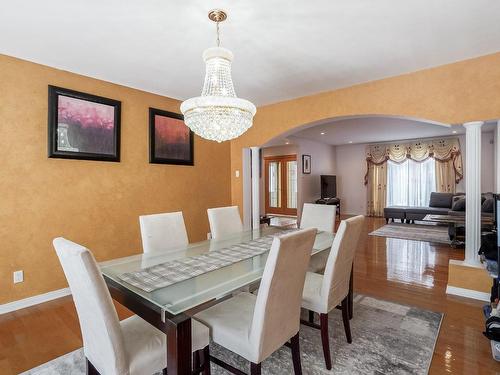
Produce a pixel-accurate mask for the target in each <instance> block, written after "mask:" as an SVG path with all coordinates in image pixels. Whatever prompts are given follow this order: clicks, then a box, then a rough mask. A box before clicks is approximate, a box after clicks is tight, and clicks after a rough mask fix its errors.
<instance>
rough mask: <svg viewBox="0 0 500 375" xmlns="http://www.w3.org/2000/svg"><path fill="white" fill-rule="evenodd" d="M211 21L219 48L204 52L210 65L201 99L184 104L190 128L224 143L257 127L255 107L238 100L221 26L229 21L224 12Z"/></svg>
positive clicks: (230, 56) (211, 14)
mask: <svg viewBox="0 0 500 375" xmlns="http://www.w3.org/2000/svg"><path fill="white" fill-rule="evenodd" d="M208 18H209V19H210V20H211V21H213V22H215V23H216V25H217V47H211V48H207V49H206V50H205V51H204V52H203V60H205V64H206V73H205V83H204V84H203V90H202V92H201V96H198V97H196V98H191V99H188V100H186V101H184V102H182V104H181V112H182V114H183V115H184V122H185V123H186V125H187V126H188V127H189V128H190V129H191V130H192V131H193V132H194V133H195V134H198V135H199V136H200V137H202V138H205V139H209V140H211V141H217V142H223V141H227V140H230V139H234V138H237V137H239V136H240V135H241V134H243V133H244V132H246V131H247V130H248V129H249V128H250V127H251V126H252V123H253V116H254V115H255V112H256V111H257V109H256V108H255V105H253V104H252V103H251V102H249V101H248V100H245V99H240V98H238V97H237V96H236V93H235V91H234V86H233V80H232V78H231V61H232V60H233V54H232V52H231V51H229V50H228V49H226V48H222V47H221V46H220V35H219V23H220V22H223V21H224V20H226V18H227V14H226V12H224V11H223V10H220V9H214V10H211V11H210V12H209V13H208Z"/></svg>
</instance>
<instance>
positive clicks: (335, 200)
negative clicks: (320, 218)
mask: <svg viewBox="0 0 500 375" xmlns="http://www.w3.org/2000/svg"><path fill="white" fill-rule="evenodd" d="M316 204H328V205H330V206H337V207H336V209H337V214H338V215H339V217H340V198H337V197H335V198H320V199H318V200H316Z"/></svg>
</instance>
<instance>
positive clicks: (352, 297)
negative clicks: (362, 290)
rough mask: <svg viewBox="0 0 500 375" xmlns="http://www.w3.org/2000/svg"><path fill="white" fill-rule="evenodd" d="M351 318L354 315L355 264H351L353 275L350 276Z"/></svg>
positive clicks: (349, 298)
mask: <svg viewBox="0 0 500 375" xmlns="http://www.w3.org/2000/svg"><path fill="white" fill-rule="evenodd" d="M347 298H348V300H349V320H351V319H352V317H353V316H354V264H353V265H352V266H351V277H350V278H349V294H348V295H347Z"/></svg>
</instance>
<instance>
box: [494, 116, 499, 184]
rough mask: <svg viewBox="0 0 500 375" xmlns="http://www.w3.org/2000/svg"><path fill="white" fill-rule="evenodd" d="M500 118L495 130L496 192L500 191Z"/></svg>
mask: <svg viewBox="0 0 500 375" xmlns="http://www.w3.org/2000/svg"><path fill="white" fill-rule="evenodd" d="M499 142H500V120H498V122H497V128H496V129H495V132H494V146H495V193H497V194H498V193H500V144H499Z"/></svg>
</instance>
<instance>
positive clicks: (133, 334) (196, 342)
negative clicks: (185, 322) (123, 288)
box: [53, 238, 210, 375]
mask: <svg viewBox="0 0 500 375" xmlns="http://www.w3.org/2000/svg"><path fill="white" fill-rule="evenodd" d="M53 244H54V248H55V249H56V252H57V256H58V257H59V261H60V262H61V265H62V268H63V270H64V274H65V275H66V279H67V280H68V284H69V287H70V289H71V293H72V295H73V300H74V302H75V306H76V312H77V314H78V319H79V321H80V328H81V330H82V336H83V350H84V353H85V357H86V360H87V372H88V373H90V374H102V375H122V374H123V375H133V374H139V375H146V374H154V373H156V372H162V371H163V370H164V369H165V368H166V367H167V344H166V336H165V334H164V333H163V332H161V331H160V330H158V329H156V328H155V327H153V326H152V325H151V324H149V323H147V322H146V321H144V320H142V319H141V318H140V317H138V316H137V315H134V316H132V317H130V318H128V319H125V320H122V321H121V322H120V321H119V320H118V315H117V313H116V310H115V307H114V305H113V301H112V300H111V295H110V294H109V290H108V288H107V287H106V283H105V282H104V279H103V277H102V274H101V272H100V270H99V268H98V266H97V263H96V261H95V259H94V257H93V255H92V253H91V252H90V251H89V250H88V249H86V248H85V247H83V246H80V245H78V244H76V243H74V242H71V241H68V240H66V239H64V238H56V239H54V241H53ZM192 335H193V337H192V349H193V351H194V352H197V351H199V350H203V358H204V359H205V358H208V354H209V353H208V342H209V332H208V328H207V327H206V326H204V325H203V324H201V323H199V322H197V321H195V320H192ZM197 354H199V352H198V353H197ZM207 364H208V365H207ZM207 367H208V370H206V369H207ZM209 367H210V363H209V361H208V360H205V361H204V368H203V369H204V370H206V371H209Z"/></svg>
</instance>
